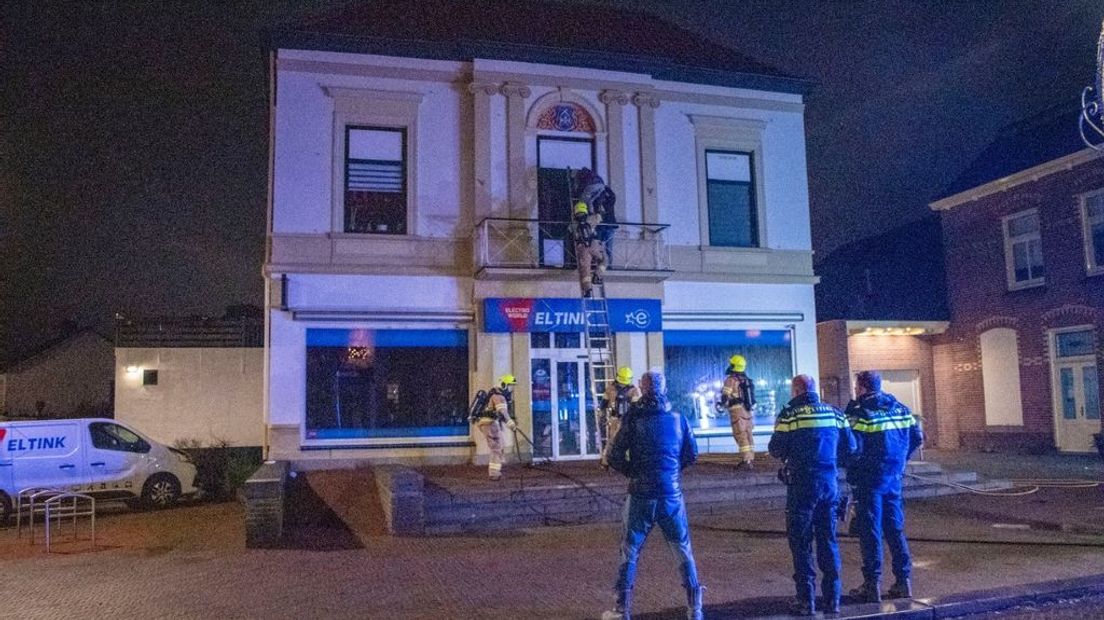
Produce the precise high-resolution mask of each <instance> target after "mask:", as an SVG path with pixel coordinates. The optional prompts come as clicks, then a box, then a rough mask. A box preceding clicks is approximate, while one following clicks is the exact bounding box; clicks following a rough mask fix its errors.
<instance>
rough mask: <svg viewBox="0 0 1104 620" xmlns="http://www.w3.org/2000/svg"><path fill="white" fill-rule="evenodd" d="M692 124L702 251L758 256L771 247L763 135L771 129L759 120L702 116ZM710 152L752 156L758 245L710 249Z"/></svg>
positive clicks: (693, 118)
mask: <svg viewBox="0 0 1104 620" xmlns="http://www.w3.org/2000/svg"><path fill="white" fill-rule="evenodd" d="M690 122H691V123H693V125H694V142H695V144H694V149H695V155H696V158H697V164H698V224H699V234H700V235H701V237H700V240H701V248H702V249H706V248H708V249H712V250H719V251H731V252H749V251H750V252H757V251H760V250H764V249H766V248H768V247H770V246H769V245H768V239H767V193H766V191H765V189H764V183H763V132H764V131H765V130H766V128H767V123H766V122H765V121H760V120H755V119H746V118H726V117H720V116H702V115H698V114H691V115H690ZM706 151H736V152H741V153H747V154H749V155H750V156H751V176H752V185H753V191H754V194H755V212H756V224H757V228H758V231H757V232H758V239H759V244H758V245H756V246H754V247H748V248H739V247H732V246H727V245H718V246H711V245H709V199H708V192H707V181H708V180H707V179H706V166H705V152H706Z"/></svg>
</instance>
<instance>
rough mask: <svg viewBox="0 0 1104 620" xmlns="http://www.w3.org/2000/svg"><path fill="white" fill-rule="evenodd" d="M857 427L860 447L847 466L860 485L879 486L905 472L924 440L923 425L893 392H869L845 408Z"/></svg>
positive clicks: (852, 481) (848, 471)
mask: <svg viewBox="0 0 1104 620" xmlns="http://www.w3.org/2000/svg"><path fill="white" fill-rule="evenodd" d="M844 415H846V416H847V419H848V420H850V422H851V428H852V429H853V430H854V431H855V441H856V442H857V445H858V450H857V451H856V453H855V456H854V458H853V459H852V460H851V462H850V464H849V467H848V469H847V480H848V482H850V483H851V484H854V485H858V486H867V487H872V486H878V484H879V483H880V481H882V480H884V479H886V478H894V477H897V476H900V475H901V474H903V473H904V472H905V463H906V462H907V461H908V459H909V457H910V456H912V453H913V452H914V451H916V449H917V448H919V447H920V445H921V444H923V443H924V434H923V432H921V430H920V425H919V424H917V423H916V419H915V418H914V417H913V416H912V412H911V411H909V408H908V407H906V406H905V405H903V404H901V403H900V402H898V400H897V399H896V398H894V397H893V395H892V394H886V393H885V392H870V393H868V394H865V395H863V396H862V397H860V398H858V399H856V400H853V401H851V402H850V403H848V405H847V410H846V411H845V412H844Z"/></svg>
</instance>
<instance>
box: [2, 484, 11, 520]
mask: <svg viewBox="0 0 1104 620" xmlns="http://www.w3.org/2000/svg"><path fill="white" fill-rule="evenodd" d="M11 514H12V501H11V498H10V497H8V494H7V493H4V492H3V491H0V526H2V525H7V524H8V519H11Z"/></svg>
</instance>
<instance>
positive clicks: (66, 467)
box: [58, 465, 77, 469]
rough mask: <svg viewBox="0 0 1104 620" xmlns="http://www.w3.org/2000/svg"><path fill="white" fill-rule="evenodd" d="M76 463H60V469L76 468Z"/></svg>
mask: <svg viewBox="0 0 1104 620" xmlns="http://www.w3.org/2000/svg"><path fill="white" fill-rule="evenodd" d="M76 467H77V466H76V465H58V469H76Z"/></svg>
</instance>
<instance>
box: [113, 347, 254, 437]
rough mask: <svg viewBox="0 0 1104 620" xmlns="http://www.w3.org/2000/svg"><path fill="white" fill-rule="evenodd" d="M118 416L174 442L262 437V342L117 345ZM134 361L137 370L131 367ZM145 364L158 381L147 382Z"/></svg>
mask: <svg viewBox="0 0 1104 620" xmlns="http://www.w3.org/2000/svg"><path fill="white" fill-rule="evenodd" d="M115 357H116V363H115V418H116V419H117V420H119V421H120V422H124V423H126V424H130V425H133V426H134V427H136V428H137V429H138V430H140V431H142V432H143V433H145V434H147V435H149V436H150V437H151V438H153V439H155V440H157V441H159V442H161V443H164V444H167V445H170V446H171V445H173V444H174V443H175V442H177V441H182V440H189V441H190V440H199V441H201V442H202V443H203V445H205V446H209V445H212V444H215V443H218V442H221V441H226V442H229V443H230V445H233V446H260V445H262V444H263V443H264V421H263V418H262V413H263V411H262V403H261V398H262V395H263V394H262V387H261V386H262V381H263V362H264V349H262V348H259V347H258V348H227V349H215V348H172V349H137V348H126V349H116V350H115ZM130 366H134V367H136V368H137V369H138V370H139V372H136V373H128V372H127V368H128V367H130ZM144 369H155V370H157V385H151V386H143V385H142V373H141V372H140V371H141V370H144Z"/></svg>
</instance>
